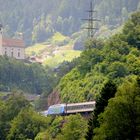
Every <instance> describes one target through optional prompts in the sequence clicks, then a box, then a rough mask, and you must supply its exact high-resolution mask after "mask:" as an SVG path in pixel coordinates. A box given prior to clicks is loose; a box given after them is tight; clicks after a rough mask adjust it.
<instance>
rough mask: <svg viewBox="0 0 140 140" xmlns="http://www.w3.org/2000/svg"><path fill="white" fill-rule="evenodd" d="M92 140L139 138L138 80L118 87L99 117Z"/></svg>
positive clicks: (139, 90)
mask: <svg viewBox="0 0 140 140" xmlns="http://www.w3.org/2000/svg"><path fill="white" fill-rule="evenodd" d="M99 122H100V127H99V128H96V129H95V130H94V131H95V136H94V138H93V140H104V139H105V140H112V139H115V140H124V139H125V140H126V139H127V140H136V139H139V138H140V129H139V128H140V79H139V78H138V79H137V80H136V81H134V80H132V79H131V80H128V79H127V81H126V82H125V83H124V84H123V85H121V86H120V88H119V89H118V91H117V93H116V96H115V98H112V99H111V100H109V104H108V106H107V108H106V109H105V112H104V113H102V114H101V115H100V116H99Z"/></svg>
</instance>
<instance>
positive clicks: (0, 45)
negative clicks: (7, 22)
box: [0, 24, 3, 55]
mask: <svg viewBox="0 0 140 140" xmlns="http://www.w3.org/2000/svg"><path fill="white" fill-rule="evenodd" d="M2 33H3V27H2V24H0V55H2V54H3V49H2Z"/></svg>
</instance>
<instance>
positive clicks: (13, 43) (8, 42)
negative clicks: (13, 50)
mask: <svg viewBox="0 0 140 140" xmlns="http://www.w3.org/2000/svg"><path fill="white" fill-rule="evenodd" d="M2 46H4V47H18V48H24V47H25V44H24V41H23V40H22V39H10V38H2Z"/></svg>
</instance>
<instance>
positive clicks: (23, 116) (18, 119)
mask: <svg viewBox="0 0 140 140" xmlns="http://www.w3.org/2000/svg"><path fill="white" fill-rule="evenodd" d="M0 112H1V113H0V139H1V140H19V139H22V140H26V139H32V140H33V139H34V138H35V137H36V135H37V134H38V133H39V132H40V131H43V130H45V129H46V128H47V127H48V124H49V122H50V119H49V118H45V117H43V116H41V115H39V113H37V112H35V111H34V110H33V108H32V106H31V105H30V103H29V102H28V101H27V100H26V99H25V98H24V96H23V95H22V94H20V93H13V94H11V95H10V97H9V98H7V99H5V100H4V101H2V100H0Z"/></svg>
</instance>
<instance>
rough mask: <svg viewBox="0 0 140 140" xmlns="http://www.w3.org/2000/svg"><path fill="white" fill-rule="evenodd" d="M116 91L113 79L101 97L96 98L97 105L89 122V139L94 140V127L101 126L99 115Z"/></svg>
mask: <svg viewBox="0 0 140 140" xmlns="http://www.w3.org/2000/svg"><path fill="white" fill-rule="evenodd" d="M116 91H117V87H116V85H115V84H114V83H113V82H112V81H108V82H107V83H106V84H105V85H104V87H103V89H102V91H101V93H100V95H99V97H98V98H97V99H96V105H95V109H94V111H93V115H92V118H91V119H90V120H89V122H88V132H87V135H86V139H87V140H92V137H93V135H94V132H93V129H94V128H96V127H99V122H98V115H99V114H100V113H102V112H104V110H105V107H106V106H107V105H108V100H109V99H110V98H113V97H114V96H115V93H116Z"/></svg>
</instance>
